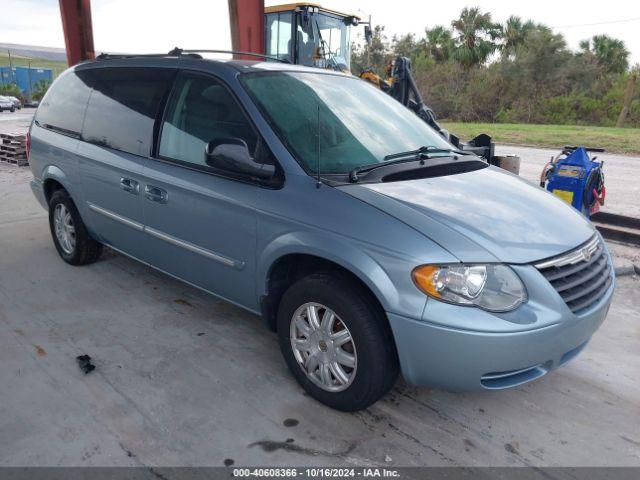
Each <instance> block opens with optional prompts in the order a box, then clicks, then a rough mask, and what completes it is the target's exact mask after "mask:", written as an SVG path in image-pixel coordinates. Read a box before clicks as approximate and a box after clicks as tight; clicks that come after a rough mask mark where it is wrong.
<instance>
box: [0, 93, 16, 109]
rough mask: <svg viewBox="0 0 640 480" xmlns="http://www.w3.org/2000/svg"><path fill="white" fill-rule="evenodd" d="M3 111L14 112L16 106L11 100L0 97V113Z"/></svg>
mask: <svg viewBox="0 0 640 480" xmlns="http://www.w3.org/2000/svg"><path fill="white" fill-rule="evenodd" d="M3 110H9V111H11V112H15V110H16V106H15V105H14V104H13V102H12V101H11V100H9V97H3V96H1V95H0V112H2V111H3Z"/></svg>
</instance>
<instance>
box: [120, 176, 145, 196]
mask: <svg viewBox="0 0 640 480" xmlns="http://www.w3.org/2000/svg"><path fill="white" fill-rule="evenodd" d="M120 188H122V189H123V190H124V191H125V192H129V193H133V194H134V195H138V193H139V192H140V184H139V183H138V182H136V181H135V180H132V179H131V178H121V179H120Z"/></svg>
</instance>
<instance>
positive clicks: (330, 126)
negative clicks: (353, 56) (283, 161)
mask: <svg viewBox="0 0 640 480" xmlns="http://www.w3.org/2000/svg"><path fill="white" fill-rule="evenodd" d="M242 83H243V84H244V86H245V87H246V88H247V90H248V92H249V94H250V95H251V97H252V98H253V100H254V101H255V102H256V103H257V105H258V106H259V107H260V109H261V111H262V112H263V113H264V115H265V116H266V117H267V119H268V120H269V122H270V124H271V126H272V127H273V128H274V130H275V132H276V133H277V134H278V136H279V137H280V139H281V140H282V141H283V142H284V143H285V145H287V147H288V148H289V150H290V151H291V152H292V153H293V155H294V156H295V157H296V158H297V160H298V161H299V162H300V164H301V165H302V166H303V167H304V168H305V169H306V170H307V171H308V172H313V173H316V172H317V170H318V169H317V165H318V164H320V173H324V174H334V173H335V174H344V173H348V172H350V171H351V170H352V169H354V168H356V167H360V166H362V165H368V164H372V163H377V162H384V161H385V156H387V155H390V154H394V153H398V152H404V151H407V150H414V149H418V148H420V147H422V146H432V147H436V148H443V149H448V148H453V146H452V145H450V144H449V143H447V142H446V141H445V140H444V138H442V136H441V135H440V134H439V133H437V132H436V131H435V130H433V129H432V128H431V127H429V126H428V125H427V124H426V123H425V122H423V121H422V120H421V119H420V118H418V116H417V115H415V114H414V113H413V112H412V111H410V110H409V109H408V108H406V107H404V106H403V105H402V104H401V103H400V102H398V101H396V100H395V99H393V98H392V97H391V96H390V95H387V94H386V93H383V92H381V91H380V90H378V89H377V88H375V87H373V86H372V85H370V84H369V83H367V82H365V81H362V80H360V79H357V78H355V77H351V76H346V75H332V74H325V73H306V72H305V73H301V72H265V73H257V74H247V75H244V76H243V77H242ZM318 147H319V148H318Z"/></svg>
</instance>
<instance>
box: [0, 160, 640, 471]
mask: <svg viewBox="0 0 640 480" xmlns="http://www.w3.org/2000/svg"><path fill="white" fill-rule="evenodd" d="M30 178H31V173H30V171H29V170H28V169H27V168H20V167H13V166H8V165H6V164H0V466H33V465H47V466H49V465H65V466H71V465H73V466H75V465H80V466H95V465H101V466H124V465H147V466H182V465H186V466H205V465H206V466H221V465H223V464H225V463H226V464H227V465H230V464H232V462H233V464H235V465H236V466H237V465H241V466H245V465H264V466H266V465H298V466H303V465H348V466H371V465H380V466H384V465H386V466H422V465H429V466H449V465H466V466H481V465H508V466H521V465H536V466H596V465H608V466H614V465H626V466H640V382H638V372H640V350H639V348H638V344H639V340H640V323H639V318H640V315H639V313H640V296H639V295H638V291H639V290H638V289H639V288H640V279H639V278H638V277H637V276H626V277H621V278H619V281H618V287H617V291H616V294H615V297H614V302H613V305H612V307H611V310H610V313H609V317H608V319H607V320H606V322H605V323H604V325H603V326H602V328H601V329H600V330H599V331H598V332H597V333H596V334H595V336H594V337H593V340H592V341H591V343H590V344H589V346H588V347H587V348H586V349H585V351H584V352H583V353H582V354H581V355H580V356H579V357H578V358H577V359H575V360H574V361H573V362H571V363H570V364H569V365H567V366H566V367H564V368H562V369H560V370H558V371H555V372H553V373H551V374H549V375H547V376H546V377H543V378H542V379H540V380H539V381H537V382H534V383H532V384H529V385H526V386H523V387H520V388H516V389H514V390H509V391H502V392H486V393H479V394H478V393H476V394H452V393H447V392H443V391H436V390H430V389H428V388H415V387H410V386H407V385H406V384H405V383H404V382H403V381H399V382H398V384H397V385H396V387H395V388H394V389H393V390H392V391H391V393H390V394H388V395H387V396H386V397H385V398H384V399H383V400H382V401H380V402H378V403H377V404H376V405H374V406H373V407H371V408H369V409H367V410H366V411H363V412H359V413H354V414H347V413H340V412H336V411H333V410H331V409H329V408H326V407H324V406H323V405H321V404H319V403H317V402H315V401H314V400H312V399H311V398H309V397H308V396H306V395H305V394H304V393H303V391H302V390H301V388H300V387H298V385H297V384H296V383H295V381H294V380H293V378H292V377H291V375H290V374H289V372H288V370H287V368H286V366H285V363H284V361H283V360H282V358H281V356H280V352H279V349H278V344H277V341H276V337H275V335H274V334H272V333H270V332H268V331H267V330H266V329H265V327H264V325H263V323H262V321H261V319H259V318H258V317H256V316H253V315H250V314H248V313H246V312H244V311H242V310H240V309H238V308H236V307H233V306H231V305H229V304H226V303H224V302H221V301H218V300H217V299H216V298H214V297H212V296H209V295H206V294H204V293H201V292H200V291H198V290H196V289H194V288H191V287H189V286H187V285H184V284H181V283H180V282H178V281H175V280H173V279H171V278H169V277H166V276H164V275H162V274H160V273H157V272H155V271H154V270H152V269H150V268H148V267H146V266H144V265H141V264H139V263H136V262H135V261H132V260H130V259H128V258H125V257H123V256H121V255H118V254H115V253H113V252H111V251H107V253H106V254H105V255H104V257H103V258H102V260H101V261H99V262H98V263H96V264H94V265H91V266H87V267H71V266H69V265H67V264H65V263H63V262H62V260H61V259H60V258H59V257H58V255H57V253H56V251H55V249H54V247H53V244H52V242H51V239H50V235H49V231H48V225H47V218H46V214H45V212H44V211H43V210H42V209H41V208H40V206H39V205H38V204H37V203H36V201H35V199H34V198H33V196H32V194H31V192H30V191H29V187H28V181H29V179H30ZM612 248H614V250H616V251H617V250H618V247H617V246H615V245H613V246H612ZM625 252H626V253H625ZM636 254H637V250H636V249H630V250H626V251H623V252H622V254H621V255H622V256H625V255H636ZM80 354H89V355H91V356H92V357H93V359H94V363H95V365H96V367H97V368H96V370H95V371H94V372H93V373H91V374H89V375H84V374H83V373H82V372H81V371H80V369H79V368H78V365H77V364H76V360H75V357H76V356H77V355H80Z"/></svg>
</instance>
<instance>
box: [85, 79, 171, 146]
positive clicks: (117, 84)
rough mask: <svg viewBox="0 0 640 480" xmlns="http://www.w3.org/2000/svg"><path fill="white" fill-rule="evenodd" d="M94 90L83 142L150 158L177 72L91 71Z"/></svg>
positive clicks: (86, 116) (86, 118)
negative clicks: (158, 122) (162, 107)
mask: <svg viewBox="0 0 640 480" xmlns="http://www.w3.org/2000/svg"><path fill="white" fill-rule="evenodd" d="M89 73H90V83H91V86H92V87H93V91H92V92H91V96H90V98H89V104H88V106H87V113H86V115H85V120H84V128H83V130H82V139H83V140H84V141H86V142H90V143H94V144H96V145H100V146H103V147H108V148H113V149H116V150H121V151H123V152H127V153H132V154H134V155H141V156H149V155H150V154H151V145H152V143H153V126H154V122H155V118H156V115H157V114H158V110H159V109H160V105H161V103H162V100H163V98H164V97H165V95H166V94H167V92H168V90H169V88H170V86H171V82H172V80H173V77H174V72H173V71H171V70H165V69H155V68H154V69H149V68H146V69H140V68H100V69H93V70H89Z"/></svg>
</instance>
